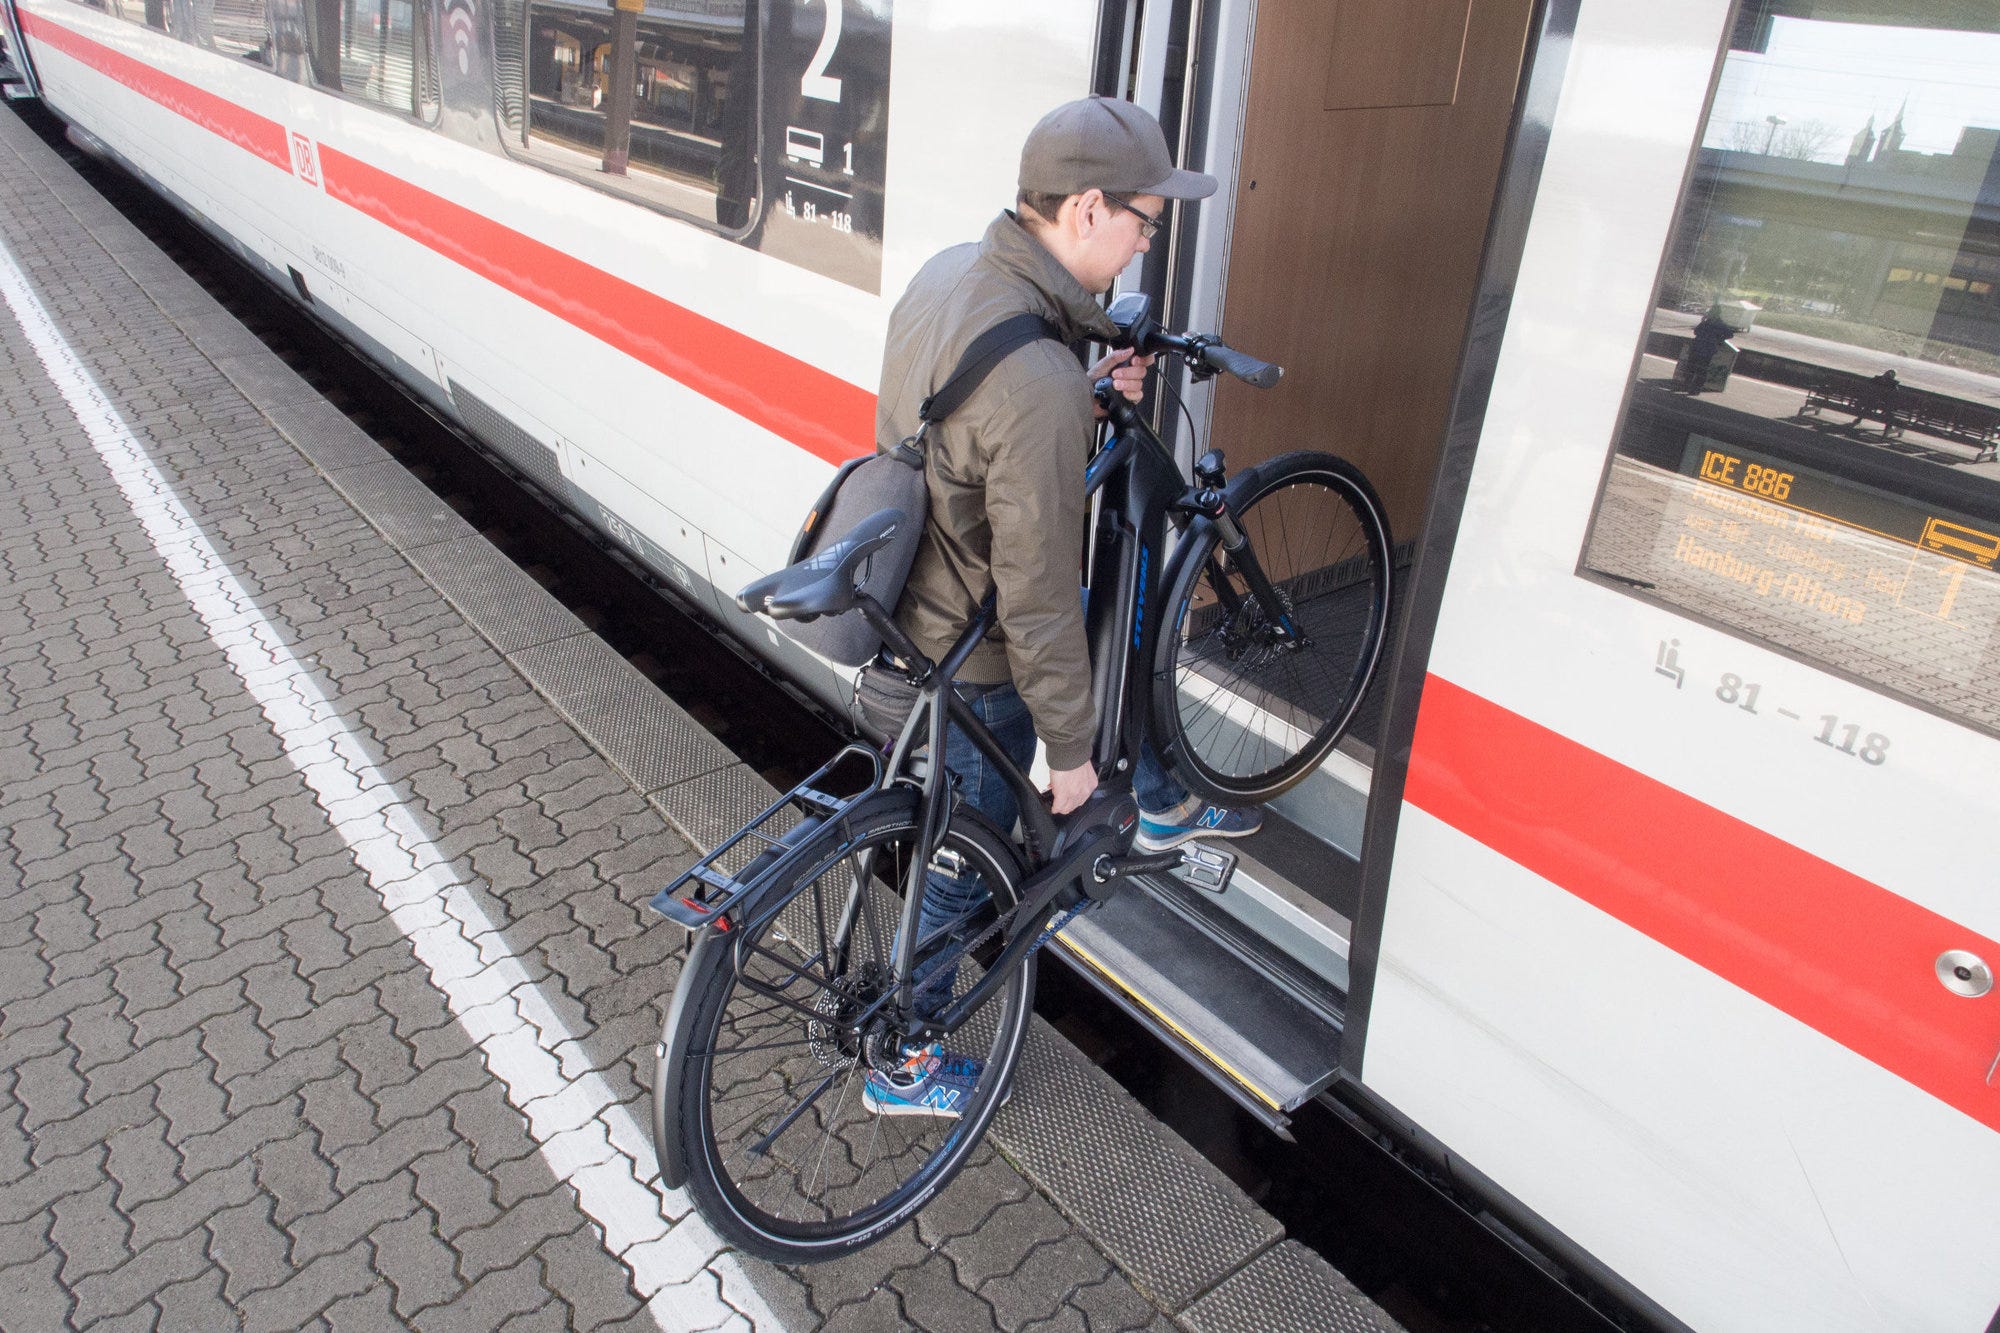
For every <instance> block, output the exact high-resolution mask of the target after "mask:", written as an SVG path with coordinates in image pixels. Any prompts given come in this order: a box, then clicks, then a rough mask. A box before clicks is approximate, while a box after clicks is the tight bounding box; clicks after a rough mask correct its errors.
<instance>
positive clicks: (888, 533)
mask: <svg viewBox="0 0 2000 1333" xmlns="http://www.w3.org/2000/svg"><path fill="white" fill-rule="evenodd" d="M903 522H904V519H903V511H902V510H900V509H883V510H878V511H877V512H875V513H873V514H870V515H869V516H868V517H867V518H864V519H862V520H861V521H860V522H859V523H857V524H855V525H854V530H853V531H852V532H850V533H848V534H847V536H845V537H843V538H841V539H840V540H839V541H837V542H835V543H834V544H833V545H831V546H829V547H827V548H826V549H825V550H824V551H821V552H819V553H818V554H817V555H814V556H811V557H809V558H808V559H805V560H801V561H799V563H797V564H796V565H787V566H785V567H784V568H783V569H781V570H779V571H778V572H777V573H775V574H766V575H765V576H764V577H763V578H761V579H758V580H756V581H755V582H753V583H748V584H745V585H744V586H743V590H742V591H741V592H739V593H737V594H736V604H737V605H738V606H740V607H742V608H743V609H744V610H745V611H750V612H758V611H761V612H763V613H764V614H765V615H767V616H769V617H771V619H773V620H800V621H807V620H815V619H817V618H819V617H820V616H837V615H839V614H840V613H841V612H843V611H852V610H853V609H854V608H855V607H857V606H859V605H860V604H861V603H860V595H861V582H862V580H863V579H864V578H865V577H866V575H867V570H866V565H867V563H868V558H869V557H870V556H872V555H874V554H875V553H876V552H877V551H879V550H881V549H882V548H883V547H885V546H887V545H888V544H889V543H890V542H891V541H893V540H894V539H895V536H896V530H897V528H899V527H901V526H902V524H903Z"/></svg>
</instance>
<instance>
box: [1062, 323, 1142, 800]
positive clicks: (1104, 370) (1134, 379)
mask: <svg viewBox="0 0 2000 1333" xmlns="http://www.w3.org/2000/svg"><path fill="white" fill-rule="evenodd" d="M1152 368H1153V358H1152V357H1150V356H1134V355H1132V349H1131V348H1129V347H1121V348H1119V349H1118V350H1117V351H1115V352H1111V353H1109V354H1107V355H1106V356H1105V357H1104V359H1103V360H1101V361H1099V362H1098V363H1097V364H1096V365H1094V366H1092V367H1091V368H1090V382H1091V383H1092V384H1095V383H1096V382H1097V381H1099V380H1101V379H1103V378H1104V377H1105V376H1106V375H1109V376H1110V377H1111V387H1112V389H1113V390H1114V391H1115V392H1117V393H1121V394H1124V395H1125V399H1126V401H1127V402H1133V403H1136V402H1138V401H1139V400H1140V399H1141V398H1143V397H1145V396H1146V372H1147V371H1149V370H1151V369H1152ZM1096 412H1097V415H1098V416H1100V417H1101V416H1103V415H1104V409H1103V408H1102V407H1099V408H1097V409H1096ZM1056 813H1057V814H1061V813H1062V811H1060V810H1059V811H1057V812H1056Z"/></svg>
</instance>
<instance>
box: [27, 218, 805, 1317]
mask: <svg viewBox="0 0 2000 1333" xmlns="http://www.w3.org/2000/svg"><path fill="white" fill-rule="evenodd" d="M0 292H4V294H5V296H6V298H7V304H8V305H10V306H11V307H13V311H14V318H15V319H16V320H18V321H19V322H20V325H21V331H22V333H24V334H25V335H26V336H27V339H28V341H29V343H30V344H31V345H33V347H34V349H35V354H36V355H37V356H38V357H40V358H41V362H42V365H43V367H44V368H45V369H47V371H48V373H49V377H50V378H51V379H52V380H54V381H55V384H56V387H57V388H58V389H60V390H61V391H62V394H63V397H65V398H66V399H68V400H69V406H70V410H71V411H73V412H74V413H75V414H76V419H77V421H78V423H79V424H81V425H82V427H83V429H84V431H85V432H86V433H87V434H88V435H89V436H90V441H91V443H92V444H93V445H94V446H95V447H96V449H97V453H98V456H99V457H101V458H102V459H103V460H104V465H105V466H106V467H107V468H108V469H110V472H111V476H112V478H113V479H114V480H115V481H116V482H117V483H118V486H119V489H120V490H122V491H123V492H124V493H125V499H126V501H127V503H129V504H130V505H131V507H132V512H133V513H134V514H135V515H137V516H138V518H139V521H140V522H141V523H143V524H144V525H145V529H146V533H147V535H148V536H149V537H150V538H152V542H153V546H154V549H156V550H157V551H158V552H159V553H160V557H161V559H163V560H165V561H166V564H167V568H168V569H169V570H170V571H171V572H172V573H173V576H174V578H175V579H177V580H178V581H179V583H180V586H181V591H182V592H183V593H185V594H186V595H187V599H188V601H189V602H190V603H191V604H192V605H193V607H194V609H195V613H196V614H197V615H199V616H200V617H201V619H202V621H203V623H204V624H205V625H206V626H207V627H208V633H209V637H210V638H212V639H213V640H214V641H215V644H216V646H217V647H218V648H220V649H221V650H222V651H223V653H224V654H225V655H227V657H228V658H229V664H230V665H231V666H232V667H234V668H235V670H236V674H237V675H238V676H240V677H241V678H242V680H243V683H244V684H245V685H246V686H247V687H248V688H249V690H250V693H251V694H252V695H253V696H254V697H255V698H256V700H257V702H258V704H259V705H260V706H261V707H262V708H263V710H264V716H265V717H266V718H267V719H268V720H269V721H270V724H271V727H272V729H273V730H274V731H275V732H276V733H277V737H278V740H279V741H280V742H281V743H282V744H283V746H284V747H285V754H286V757H288V758H289V759H290V760H291V761H292V764H293V766H294V767H296V768H297V769H298V771H299V774H300V775H301V776H302V777H303V778H304V779H305V781H306V785H307V786H308V787H310V788H311V789H312V792H313V795H314V797H315V799H317V800H318V802H319V804H320V806H321V807H322V808H323V809H324V810H325V811H326V813H327V818H328V819H329V820H330V821H331V822H332V825H333V828H334V829H335V830H336V831H337V832H338V833H339V834H340V836H341V837H342V838H343V839H345V840H346V842H347V845H348V847H349V848H350V849H351V850H352V851H353V853H354V860H355V864H357V865H358V866H359V867H360V868H361V870H362V871H363V873H365V874H366V875H367V876H368V880H369V882H370V883H371V884H372V885H374V887H375V889H376V891H377V892H379V893H380V894H381V895H382V903H383V906H384V907H385V908H387V909H388V911H389V914H390V916H391V918H392V919H393V920H394V921H395V922H396V924H397V926H398V927H400V928H401V929H402V931H403V933H404V935H406V936H407V937H408V938H409V941H410V945H411V948H412V949H413V950H414V951H415V952H416V956H417V961H418V962H420V963H422V964H423V965H424V967H425V968H427V969H428V970H429V972H430V980H431V984H432V985H433V986H435V987H436V988H437V989H438V990H439V991H440V992H441V993H442V994H443V995H444V997H445V1002H446V1003H447V1004H448V1005H449V1006H450V1008H451V1011H452V1013H453V1014H454V1015H456V1017H457V1018H458V1021H459V1022H460V1023H461V1024H462V1025H463V1026H464V1028H465V1030H466V1032H467V1033H468V1034H470V1036H471V1037H472V1039H473V1040H474V1041H476V1042H478V1043H479V1045H480V1048H481V1050H482V1051H483V1052H484V1053H485V1057H486V1067H487V1069H488V1070H489V1071H490V1072H491V1073H492V1074H493V1076H494V1077H496V1078H498V1079H499V1080H500V1081H501V1082H502V1083H503V1084H505V1085H506V1089H507V1098H508V1100H509V1101H510V1102H512V1103H513V1105H514V1106H515V1108H516V1109H518V1110H519V1111H520V1112H521V1114H522V1116H523V1117H524V1118H525V1119H526V1121H527V1124H528V1131H529V1133H530V1134H531V1135H532V1136H533V1137H534V1139H535V1141H536V1142H537V1143H538V1144H540V1146H541V1153H542V1157H543V1160H545V1161H546V1162H547V1163H548V1166H549V1169H550V1170H551V1171H552V1172H554V1174H555V1176H556V1178H557V1179H558V1180H563V1181H567V1182H568V1183H569V1184H570V1186H571V1187H572V1188H574V1189H575V1191H576V1196H577V1203H578V1205H579V1206H580V1207H581V1209H582V1211H583V1212H584V1214H585V1215H586V1216H588V1217H589V1218H590V1219H591V1220H592V1221H593V1222H595V1223H596V1224H597V1225H598V1226H599V1227H600V1228H601V1229H602V1231H603V1233H604V1248H605V1249H606V1250H608V1251H609V1252H610V1253H612V1254H613V1255H615V1256H617V1258H618V1259H619V1260H620V1261H622V1262H623V1263H624V1264H625V1266H626V1267H627V1268H628V1269H629V1270H630V1272H631V1275H632V1285H633V1287H634V1289H635V1290H636V1291H637V1292H638V1293H639V1295H640V1296H641V1297H642V1298H644V1299H645V1300H646V1301H647V1305H648V1308H649V1309H650V1310H651V1311H652V1314H653V1316H654V1318H655V1319H656V1320H657V1321H658V1323H659V1325H660V1327H661V1328H663V1329H698V1328H713V1327H715V1326H717V1325H718V1324H721V1323H725V1322H728V1321H729V1320H730V1317H731V1314H732V1310H734V1312H735V1313H739V1314H741V1315H743V1316H745V1317H747V1318H748V1319H749V1320H750V1322H751V1324H752V1325H753V1326H754V1327H755V1328H758V1329H765V1328H769V1329H780V1328H782V1323H781V1321H780V1320H779V1319H778V1318H777V1317H776V1316H775V1315H774V1314H773V1313H772V1312H771V1310H770V1309H769V1308H768V1307H767V1306H765V1305H764V1304H763V1302H762V1301H761V1300H759V1299H758V1297H757V1296H756V1293H755V1292H754V1290H753V1289H752V1287H751V1285H750V1282H749V1280H748V1278H747V1276H746V1275H744V1273H743V1271H742V1267H741V1265H740V1264H739V1263H738V1262H737V1261H736V1259H735V1256H734V1255H731V1254H727V1253H724V1252H723V1245H722V1242H721V1241H720V1240H719V1239H718V1238H717V1237H716V1235H715V1233H714V1232H713V1231H712V1230H711V1229H710V1228H709V1227H708V1225H707V1224H706V1223H705V1222H703V1221H702V1219H701V1217H700V1216H699V1215H698V1214H696V1213H694V1212H693V1210H692V1204H691V1201H690V1200H689V1199H688V1198H687V1196H686V1195H685V1194H684V1193H683V1192H682V1191H679V1190H673V1191H667V1192H665V1193H664V1196H662V1193H661V1192H659V1191H658V1190H657V1189H656V1184H657V1182H654V1183H653V1184H649V1183H648V1182H649V1181H651V1180H652V1178H653V1176H654V1174H655V1173H654V1172H653V1171H652V1170H651V1169H649V1166H648V1165H647V1164H649V1163H651V1162H652V1160H653V1154H652V1145H651V1143H650V1141H649V1136H648V1135H647V1134H646V1133H645V1132H644V1131H643V1130H642V1129H641V1128H640V1125H639V1122H638V1120H637V1119H636V1118H635V1117H634V1116H633V1114H632V1112H631V1110H630V1109H629V1108H627V1107H626V1106H625V1105H623V1104H622V1103H619V1102H618V1101H616V1100H614V1098H613V1096H612V1091H611V1084H610V1083H609V1082H608V1081H607V1080H606V1079H605V1078H604V1076H603V1075H602V1074H600V1073H598V1072H596V1071H594V1070H585V1071H582V1072H579V1073H577V1074H575V1075H571V1074H569V1073H566V1072H565V1070H564V1064H565V1063H566V1062H568V1063H571V1064H574V1062H575V1061H576V1059H577V1055H578V1052H580V1051H581V1049H582V1048H581V1046H580V1044H578V1043H577V1041H576V1039H575V1035H574V1034H573V1033H572V1032H571V1031H570V1030H569V1028H568V1027H567V1026H566V1025H565V1024H564V1023H563V1021H562V1019H561V1018H560V1016H558V1015H557V1013H556V1012H555V1010H554V1009H553V1008H551V1007H550V1005H549V1003H548V1002H547V1001H546V1000H545V999H544V998H543V997H542V995H541V993H540V991H539V990H538V989H537V988H536V987H535V985H534V983H533V982H532V981H530V980H529V978H528V975H527V973H526V972H525V971H524V970H523V969H522V967H521V965H520V963H519V962H518V961H517V960H516V959H515V958H514V956H513V955H512V954H511V953H509V952H508V951H507V947H506V943H505V941H504V939H503V938H502V937H501V935H500V932H499V930H498V929H497V928H496V927H495V926H494V924H493V922H492V919H491V918H489V917H488V916H487V915H486V913H485V912H484V911H483V910H482V909H481V908H480V906H479V904H478V902H477V901H476V900H475V899H474V898H473V896H472V894H471V893H470V892H469V891H468V890H467V888H466V886H465V884H464V883H463V882H462V881H461V880H460V879H459V878H458V876H457V875H456V874H455V873H454V872H453V871H452V869H451V867H450V865H448V864H447V863H446V861H445V858H444V856H443V854H442V853H440V852H439V851H438V849H437V848H436V847H435V846H433V845H432V843H431V841H430V839H429V838H428V837H426V836H425V834H424V832H423V829H422V827H421V826H420V825H419V824H418V822H417V820H416V818H415V816H413V815H412V814H411V813H410V811H409V809H408V808H407V807H405V806H404V805H403V803H402V802H401V801H399V800H398V799H397V798H396V794H395V790H394V788H393V787H392V786H391V784H390V782H389V780H388V779H387V778H386V777H384V776H383V774H382V773H381V771H380V770H379V769H377V768H376V767H375V765H374V764H373V763H372V762H371V761H370V760H369V758H368V755H367V753H366V752H365V751H364V750H363V749H362V747H361V743H360V742H359V741H358V740H357V739H356V738H355V736H354V733H353V732H352V731H350V730H349V729H348V727H347V725H346V724H345V723H344V722H343V721H342V720H341V718H340V713H339V710H338V709H337V708H335V707H334V705H333V703H332V702H331V701H330V700H329V699H328V698H327V696H326V694H325V693H324V692H323V691H322V690H321V688H320V687H319V685H318V684H317V683H316V682H315V681H314V680H313V678H312V676H311V674H310V673H308V672H307V671H306V669H305V668H304V667H303V666H301V665H300V664H299V661H298V659H297V658H295V657H293V656H292V653H291V651H290V649H288V648H287V647H286V646H285V642H284V639H283V637H282V636H281V635H280V634H279V633H278V631H277V629H276V628H275V627H274V626H273V625H272V624H271V622H270V621H269V620H267V619H265V617H264V614H263V613H262V612H261V611H259V610H258V609H257V606H256V603H254V602H253V601H252V600H251V599H250V596H249V594H248V593H246V592H245V591H244V589H243V585H242V584H241V583H239V582H238V581H237V579H236V576H235V575H234V574H232V573H231V572H230V571H229V567H228V566H227V565H226V564H224V563H223V561H222V558H221V557H220V556H219V555H218V554H217V553H216V550H215V548H214V547H213V546H212V545H210V544H209V541H208V538H207V537H206V536H205V535H203V533H202V531H201V528H200V526H199V525H197V524H196V523H195V521H194V519H193V517H192V516H191V515H190V514H189V513H188V511H187V509H186V508H185V507H184V506H183V505H182V504H181V502H180V499H179V498H178V497H177V496H176V495H175V494H174V492H173V488H172V487H171V486H170V485H169V484H168V483H167V480H166V478H165V477H164V476H163V475H161V473H160V470H159V469H158V468H157V467H156V466H154V464H153V461H152V459H151V457H149V456H148V454H147V453H146V450H145V448H144V446H142V445H141V444H140V443H139V441H138V440H137V438H135V437H134V436H133V434H132V431H131V429H130V428H129V427H128V426H127V425H126V424H125V422H124V420H123V419H122V418H121V417H120V416H119V414H118V411H117V409H116V407H114V406H113V404H112V402H111V400H110V398H109V396H108V395H106V394H105V393H104V391H103V390H102V389H101V388H99V387H98V385H97V382H96V380H95V379H94V378H92V376H91V374H90V372H89V371H88V370H86V369H85V368H84V365H83V363H82V361H81V360H79V359H78V357H77V355H76V353H75V352H74V351H73V350H72V349H71V348H70V345H69V343H68V341H67V340H66V339H65V338H64V337H63V335H62V332H61V331H60V330H59V329H58V328H57V327H56V325H55V322H54V321H53V320H52V319H51V318H50V317H49V313H48V311H47V309H46V308H44V306H43V305H42V303H41V300H40V299H39V298H38V297H37V296H36V295H35V293H34V290H33V289H32V288H31V287H30V286H29V285H28V282H27V279H26V278H25V277H24V276H23V275H22V273H21V270H20V267H19V266H18V265H17V264H16V263H15V260H14V256H13V255H12V254H11V253H10V252H9V251H8V250H7V248H6V247H5V246H4V245H0ZM663 1204H664V1208H663ZM669 1213H671V1214H673V1215H677V1216H678V1217H679V1218H680V1220H679V1221H678V1222H670V1221H668V1220H667V1216H666V1215H667V1214H669ZM705 1268H706V1269H709V1270H710V1271H711V1273H714V1274H718V1275H726V1276H728V1277H729V1278H730V1279H731V1281H730V1282H729V1287H730V1290H729V1298H730V1302H731V1303H733V1305H732V1304H729V1303H724V1302H723V1301H722V1299H721V1293H720V1291H719V1289H717V1287H716V1284H715V1283H714V1282H710V1283H704V1284H699V1285H697V1284H696V1283H695V1279H696V1278H697V1277H698V1276H699V1275H700V1273H701V1272H702V1270H703V1269H705ZM704 1288H706V1289H704ZM746 1307H747V1308H746Z"/></svg>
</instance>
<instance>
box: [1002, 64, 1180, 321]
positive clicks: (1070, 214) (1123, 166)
mask: <svg viewBox="0 0 2000 1333" xmlns="http://www.w3.org/2000/svg"><path fill="white" fill-rule="evenodd" d="M1214 193H1215V177H1213V176H1205V175H1203V174H1202V173H1200V172H1198V171H1182V170H1180V169H1178V168H1176V167H1175V166H1174V159H1173V155H1172V154H1171V153H1169V152H1168V151H1167V137H1166V135H1165V134H1163V133H1162V132H1161V131H1160V122H1158V121H1157V120H1154V119H1153V117H1152V115H1151V114H1150V113H1148V112H1147V111H1146V110H1145V109H1144V108H1143V107H1138V106H1134V105H1133V104H1132V103H1130V102H1118V101H1113V100H1111V99H1109V98H1104V97H1086V98H1083V99H1081V100H1080V101H1075V102H1065V103H1064V104H1063V105H1061V106H1059V107H1057V108H1056V109H1055V110H1053V111H1051V112H1049V114H1048V115H1046V116H1043V117H1042V119H1041V121H1040V123H1039V124H1037V125H1036V126H1035V128H1034V129H1033V130H1031V131H1029V133H1028V141H1027V143H1026V144H1024V145H1022V148H1021V178H1020V193H1019V195H1018V198H1017V202H1018V203H1019V206H1020V214H1021V219H1022V221H1023V222H1024V223H1025V224H1027V226H1028V228H1029V230H1030V231H1032V232H1033V233H1034V235H1035V237H1036V239H1038V240H1040V241H1041V243H1042V244H1043V245H1044V246H1046V247H1048V250H1049V252H1050V253H1051V254H1053V255H1054V256H1055V257H1056V259H1057V260H1058V261H1060V262H1061V264H1062V266H1063V267H1064V268H1066V269H1068V270H1069V271H1070V273H1071V275H1072V276H1074V277H1075V278H1076V280H1077V281H1078V282H1080V283H1082V284H1083V285H1084V287H1085V288H1087V289H1088V290H1090V291H1093V292H1101V291H1103V290H1105V289H1106V288H1108V287H1109V286H1110V285H1111V284H1112V282H1113V281H1114V280H1115V279H1116V278H1117V277H1118V275H1119V274H1120V273H1122V272H1124V271H1125V266H1126V265H1127V264H1130V263H1131V262H1132V257H1133V256H1134V255H1137V254H1142V253H1144V252H1145V250H1146V248H1147V240H1148V238H1149V236H1150V234H1151V232H1152V231H1153V230H1154V229H1155V228H1156V227H1157V226H1158V225H1159V222H1160V220H1161V218H1162V217H1163V216H1164V214H1165V210H1166V204H1167V201H1168V200H1170V199H1206V198H1207V197H1208V196H1209V195H1211V194H1214Z"/></svg>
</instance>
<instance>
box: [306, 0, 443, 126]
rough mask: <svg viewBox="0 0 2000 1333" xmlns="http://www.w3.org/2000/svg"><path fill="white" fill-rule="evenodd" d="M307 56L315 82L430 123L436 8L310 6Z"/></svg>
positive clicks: (329, 1)
mask: <svg viewBox="0 0 2000 1333" xmlns="http://www.w3.org/2000/svg"><path fill="white" fill-rule="evenodd" d="M305 9H306V24H305V28H306V54H307V65H308V68H309V69H310V71H311V75H312V80H313V82H314V83H316V84H318V85H319V86H320V87H322V88H327V89H332V90H336V91H339V92H343V93H346V94H348V95H349V96H351V97H359V98H362V99H364V100H366V101H369V102H373V103H375V104H376V105H378V106H384V107H389V108H391V109H392V110H396V111H401V112H403V113H405V114H407V115H412V116H421V117H423V118H424V119H427V120H428V119H430V118H431V117H432V115H434V114H435V111H436V106H437V97H436V94H435V92H434V88H435V73H434V71H433V69H432V68H431V66H432V59H431V49H432V43H431V41H430V33H429V28H428V24H429V15H430V6H428V5H423V4H420V3H417V0H306V5H305Z"/></svg>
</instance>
